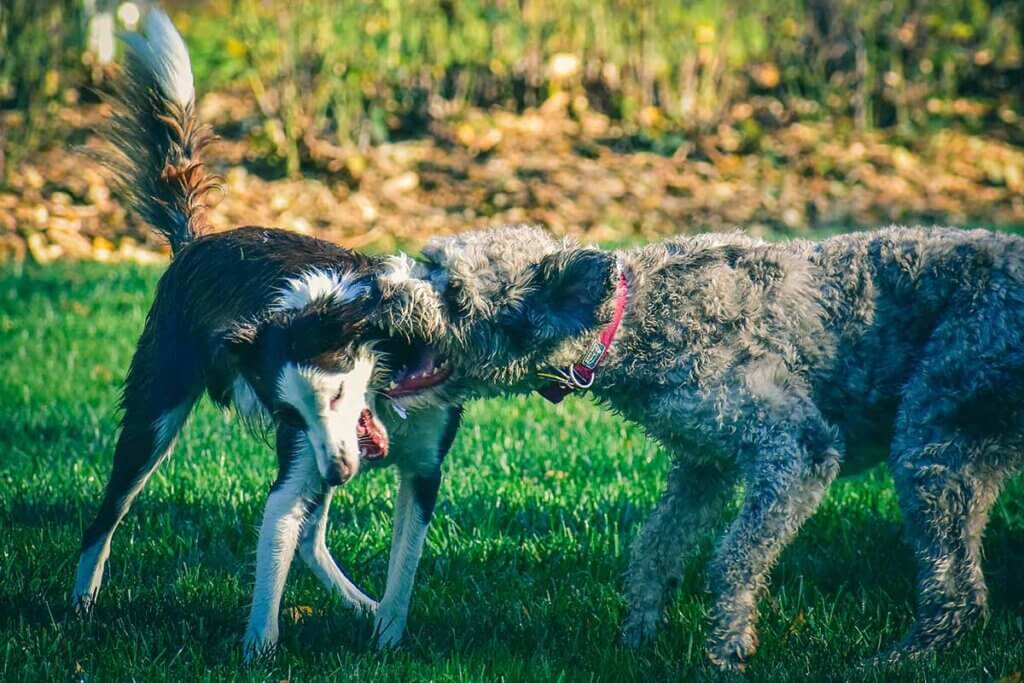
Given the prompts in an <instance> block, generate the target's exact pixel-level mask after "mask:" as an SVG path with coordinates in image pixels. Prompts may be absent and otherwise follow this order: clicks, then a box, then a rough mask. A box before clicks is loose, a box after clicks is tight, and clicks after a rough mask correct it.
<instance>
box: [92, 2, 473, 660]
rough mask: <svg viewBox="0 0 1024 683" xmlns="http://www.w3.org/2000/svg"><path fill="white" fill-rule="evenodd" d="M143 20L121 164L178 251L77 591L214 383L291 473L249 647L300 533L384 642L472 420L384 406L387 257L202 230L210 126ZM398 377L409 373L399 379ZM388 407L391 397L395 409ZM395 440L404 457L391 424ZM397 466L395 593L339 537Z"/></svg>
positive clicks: (262, 540) (183, 61)
mask: <svg viewBox="0 0 1024 683" xmlns="http://www.w3.org/2000/svg"><path fill="white" fill-rule="evenodd" d="M144 27H145V29H144V30H145V33H144V35H141V34H128V35H127V36H125V40H126V42H127V46H128V50H127V56H126V62H125V73H124V77H123V78H122V80H121V83H120V85H119V87H118V89H117V91H116V92H115V95H114V97H113V103H114V105H115V114H114V116H113V118H112V121H111V125H110V127H109V130H108V131H107V137H108V139H109V141H110V142H111V143H112V145H111V147H113V148H114V150H113V151H112V152H111V153H110V154H109V155H108V156H107V158H106V159H105V161H106V162H107V163H108V165H109V166H110V167H111V168H112V169H113V171H114V174H115V177H116V179H117V181H118V183H119V185H120V188H121V190H122V191H123V193H124V194H125V195H126V196H127V198H128V199H129V202H130V204H131V207H132V208H133V209H134V210H135V211H136V212H137V213H138V214H139V215H140V216H142V217H143V218H144V219H145V220H146V221H147V222H148V223H149V224H150V225H152V226H153V228H155V229H156V230H157V231H159V232H160V233H161V234H162V235H163V236H164V237H166V238H167V239H168V241H169V242H170V244H171V248H172V252H173V255H174V258H173V261H172V263H171V265H170V266H169V267H168V269H167V272H166V273H165V274H164V275H163V277H162V279H161V280H160V283H159V285H158V288H157V295H156V299H155V301H154V302H153V306H152V308H151V309H150V312H149V315H148V317H147V319H146V325H145V328H144V330H143V332H142V337H141V339H140V340H139V344H138V348H137V350H136V352H135V356H134V358H133V360H132V363H131V367H130V369H129V371H128V376H127V379H126V381H125V386H124V393H123V397H122V400H121V405H122V408H123V411H124V414H123V417H122V420H121V433H120V435H119V437H118V441H117V447H116V450H115V453H114V463H113V470H112V473H111V475H110V480H109V482H108V484H107V489H106V494H105V497H104V499H103V503H102V504H101V506H100V509H99V512H98V514H97V516H96V519H95V521H94V522H93V523H92V525H91V526H90V527H89V528H88V529H87V530H86V531H85V535H84V539H83V541H82V550H81V557H80V559H79V563H78V569H77V572H76V574H75V585H74V590H73V595H72V602H73V605H74V606H75V608H76V609H79V610H85V609H89V608H90V607H91V606H92V604H93V602H94V601H95V599H96V596H97V593H98V591H99V589H100V584H101V580H102V576H103V570H104V565H105V563H106V560H107V557H108V555H109V553H110V543H111V538H112V536H113V533H114V530H115V529H116V527H117V525H118V523H119V522H120V521H121V520H122V519H123V518H124V516H125V514H126V513H127V511H128V509H129V507H130V506H131V504H132V502H133V501H134V500H135V498H136V496H138V494H139V492H140V491H141V489H142V488H143V486H145V484H146V481H147V480H148V479H149V477H150V475H152V473H153V471H154V470H155V469H156V467H157V466H158V465H159V464H160V463H161V462H162V461H163V460H164V459H165V458H166V457H167V455H168V454H169V453H170V451H171V449H172V447H173V444H174V441H175V438H176V436H177V435H178V433H179V431H180V430H181V428H182V426H183V424H184V423H185V420H186V418H187V417H188V415H189V414H190V412H191V411H192V408H193V406H194V404H195V402H196V400H197V399H198V398H199V397H200V395H201V394H202V393H203V391H204V390H205V391H206V392H207V393H208V394H209V396H210V398H211V399H212V400H213V401H214V402H215V403H217V404H218V405H220V406H224V407H227V406H229V405H233V406H234V407H235V409H236V410H237V411H238V412H239V413H241V414H242V415H243V416H245V417H246V418H247V419H248V420H251V421H256V422H261V421H262V422H264V423H265V424H273V425H274V426H275V427H276V429H277V453H278V461H279V474H278V478H277V481H276V482H275V483H274V485H273V487H272V488H271V491H270V495H269V496H268V499H267V503H266V508H265V511H264V516H263V524H262V527H261V529H260V535H259V545H258V549H257V553H256V583H255V589H254V597H253V603H252V608H251V613H250V616H249V624H248V628H247V631H246V636H245V652H246V656H247V657H249V658H251V657H252V656H254V655H256V654H259V653H260V652H263V651H265V650H267V649H269V648H270V647H272V646H273V645H274V643H275V642H276V640H277V633H278V611H279V605H280V600H281V594H282V590H283V588H284V582H285V579H286V577H287V574H288V568H289V566H290V564H291V561H292V559H293V557H294V554H295V551H296V550H298V551H299V554H300V556H301V557H302V559H303V560H304V561H305V563H306V564H307V565H309V567H310V568H311V569H312V571H313V572H314V573H315V574H316V575H317V577H318V578H319V579H320V580H321V581H322V582H323V583H324V584H325V585H326V586H327V587H328V588H329V589H333V590H336V591H338V592H339V593H340V594H341V595H342V596H343V597H344V599H345V600H346V601H347V602H348V604H349V605H351V606H352V607H355V608H359V609H363V610H369V611H375V612H376V613H377V624H376V626H377V631H378V636H379V639H380V642H381V643H383V644H385V645H387V644H392V643H394V642H396V641H397V640H398V638H399V637H400V634H401V633H402V631H403V629H404V626H405V620H406V615H407V613H408V607H409V600H410V597H411V592H412V582H413V578H414V575H415V570H416V565H417V563H418V561H419V557H420V554H421V551H422V547H423V542H424V538H425V535H426V527H427V523H428V522H429V519H430V516H431V513H432V510H433V506H434V501H435V499H436V495H437V488H438V484H439V482H440V464H441V460H442V459H443V457H444V454H445V452H446V451H447V450H448V448H449V446H450V445H451V442H452V439H453V438H454V434H455V430H456V428H457V424H458V411H457V410H456V409H437V410H433V411H430V410H423V411H418V412H417V413H416V414H415V415H414V416H411V417H409V419H407V420H397V419H395V417H394V416H391V418H390V420H389V422H391V423H392V424H390V425H388V427H385V426H384V425H382V424H381V423H380V422H379V421H378V420H377V418H376V417H375V415H374V412H373V405H374V396H373V393H372V391H371V381H372V380H373V379H374V377H375V373H378V372H379V369H378V366H377V360H378V357H379V351H378V350H376V348H375V340H374V339H373V337H372V335H370V334H369V332H370V331H369V330H368V329H367V327H366V325H367V322H366V321H367V320H368V319H369V318H370V314H371V311H372V309H373V307H374V306H375V304H376V300H377V297H378V293H377V285H376V282H377V278H378V276H379V273H380V262H379V261H377V260H373V259H370V258H368V257H366V256H362V255H360V254H357V253H354V252H352V251H349V250H346V249H342V248H340V247H337V246H335V245H332V244H329V243H326V242H322V241H319V240H315V239H311V238H308V237H302V236H299V235H295V234H292V233H288V232H284V231H280V230H273V229H267V228H254V227H246V228H239V229H236V230H232V231H229V232H225V233H220V234H211V235H207V236H203V232H204V230H205V228H206V224H205V208H206V207H205V205H204V198H205V197H206V195H207V193H208V191H209V190H210V188H211V187H212V186H213V180H212V178H211V177H210V176H209V175H208V174H207V172H206V171H205V169H204V166H203V163H202V160H201V159H200V152H201V151H202V148H203V147H204V145H205V144H206V143H208V142H209V140H210V138H211V136H210V134H209V131H208V130H207V129H205V128H204V127H202V126H200V125H199V123H198V120H197V117H196V114H195V93H194V89H193V80H192V71H191V64H190V62H189V57H188V52H187V50H186V48H185V44H184V42H183V41H182V39H181V37H180V36H179V35H178V33H177V31H176V30H175V28H174V26H173V25H172V24H171V21H170V20H169V19H168V18H167V16H166V15H164V14H163V13H161V12H159V11H152V12H150V13H149V14H148V16H147V17H146V20H145V24H144ZM388 345H390V346H391V348H390V351H392V352H394V354H393V355H395V357H396V358H397V359H398V362H401V358H403V357H404V358H411V359H412V361H410V362H409V363H407V365H408V366H409V367H406V368H405V372H404V374H405V376H407V377H408V382H410V386H413V385H414V386H416V387H422V386H425V385H429V384H430V382H432V381H441V380H443V379H444V371H443V370H441V371H437V372H434V373H431V374H426V375H425V374H424V373H422V372H417V371H416V368H415V367H413V366H414V365H415V364H416V363H418V362H419V360H420V354H419V353H415V352H414V350H412V349H408V348H402V347H401V345H400V344H398V343H396V342H393V341H385V342H381V346H388ZM397 390H399V391H400V390H401V387H398V388H397ZM389 414H390V411H389ZM388 428H390V432H391V436H392V439H391V441H392V442H393V443H394V446H393V447H392V448H391V453H390V457H388V458H387V459H386V460H385V456H387V455H388V451H389V439H388V436H387V433H388ZM389 463H394V464H396V465H397V466H398V470H399V482H400V483H399V493H398V498H397V506H396V514H395V527H394V542H393V546H392V552H391V559H390V563H389V568H388V580H387V587H386V590H385V594H384V598H383V600H382V603H381V605H380V606H379V608H378V605H377V603H376V602H375V601H374V600H372V599H371V598H369V597H368V596H367V595H366V594H365V593H364V592H363V591H362V590H360V589H359V588H358V587H357V586H356V585H355V584H354V583H353V582H352V581H351V580H350V579H349V578H348V577H347V576H346V575H345V573H344V572H343V571H342V569H341V568H340V567H339V566H338V564H337V563H336V562H335V561H334V559H333V558H332V557H331V555H330V553H329V552H328V550H327V548H326V545H325V541H324V539H325V533H326V525H327V509H328V507H329V504H330V500H331V495H332V487H333V486H336V485H339V484H343V483H345V482H347V481H349V480H350V479H351V478H352V477H353V476H355V475H356V473H357V472H358V471H359V469H360V467H361V465H364V466H365V465H382V464H389Z"/></svg>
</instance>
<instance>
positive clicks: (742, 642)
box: [708, 629, 757, 671]
mask: <svg viewBox="0 0 1024 683" xmlns="http://www.w3.org/2000/svg"><path fill="white" fill-rule="evenodd" d="M755 651H757V634H756V633H755V632H754V630H753V629H746V630H744V632H742V633H737V634H733V635H729V636H726V637H724V638H719V639H717V640H716V641H715V642H714V643H712V644H710V645H709V646H708V659H710V660H711V663H712V664H714V665H715V666H717V667H718V668H719V669H721V670H723V671H744V670H745V669H746V668H747V661H748V660H749V659H750V658H751V657H752V656H753V655H754V652H755Z"/></svg>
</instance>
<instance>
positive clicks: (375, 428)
mask: <svg viewBox="0 0 1024 683" xmlns="http://www.w3.org/2000/svg"><path fill="white" fill-rule="evenodd" d="M356 437H357V438H358V440H359V457H360V458H362V459H364V460H381V459H383V458H386V457H387V455H388V435H387V432H386V431H384V427H383V426H382V425H381V424H380V422H378V421H377V418H376V417H374V415H373V413H371V412H370V409H369V408H363V412H361V413H359V422H357V423H356Z"/></svg>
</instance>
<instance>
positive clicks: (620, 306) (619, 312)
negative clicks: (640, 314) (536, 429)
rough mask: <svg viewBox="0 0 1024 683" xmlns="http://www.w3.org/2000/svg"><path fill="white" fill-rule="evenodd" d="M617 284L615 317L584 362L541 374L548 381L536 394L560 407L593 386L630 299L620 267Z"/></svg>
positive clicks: (624, 276) (584, 355)
mask: <svg viewBox="0 0 1024 683" xmlns="http://www.w3.org/2000/svg"><path fill="white" fill-rule="evenodd" d="M618 270H619V280H618V283H617V284H616V285H615V314H614V315H613V316H612V321H611V322H610V323H608V325H607V326H605V328H604V329H603V330H601V334H600V335H598V337H597V339H595V340H594V343H593V344H591V345H590V348H589V349H587V352H586V353H585V354H583V358H581V359H580V360H578V361H576V362H575V363H574V364H572V365H570V366H569V367H567V368H564V369H563V368H554V369H553V371H552V372H541V373H538V374H540V376H541V377H544V378H546V379H550V380H551V381H550V382H548V383H547V384H545V385H544V386H542V387H541V388H539V389H537V393H538V394H540V395H541V396H543V397H544V398H546V399H547V400H549V401H551V402H552V403H559V402H561V400H562V399H563V398H565V397H566V396H568V395H569V394H571V393H572V392H574V391H577V390H586V389H589V388H590V387H591V385H593V384H594V375H596V374H597V368H598V366H599V365H601V361H603V360H604V358H605V356H607V355H608V351H609V349H611V346H612V342H614V341H615V333H616V332H618V331H619V325H621V324H622V317H623V315H625V313H626V300H627V299H628V298H629V283H628V282H627V280H626V274H625V273H624V272H622V268H621V266H620V267H619V269H618Z"/></svg>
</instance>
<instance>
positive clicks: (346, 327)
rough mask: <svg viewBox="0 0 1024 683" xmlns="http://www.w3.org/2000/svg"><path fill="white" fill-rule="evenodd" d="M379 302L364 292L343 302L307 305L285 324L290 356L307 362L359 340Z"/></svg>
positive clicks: (373, 295) (376, 297) (367, 327)
mask: <svg viewBox="0 0 1024 683" xmlns="http://www.w3.org/2000/svg"><path fill="white" fill-rule="evenodd" d="M378 303H379V297H378V296H377V295H376V294H367V295H363V296H359V297H357V298H355V299H351V300H348V301H344V302H342V303H328V304H326V305H322V306H311V307H309V308H308V309H306V310H305V311H303V312H302V313H301V314H299V316H298V317H296V318H295V319H294V320H293V321H291V324H289V325H288V327H287V334H288V356H289V358H291V359H292V360H295V361H300V362H301V361H307V360H309V359H312V358H315V357H316V356H319V355H320V354H322V353H325V352H328V351H331V350H334V349H340V348H343V347H345V346H349V345H351V344H353V343H357V342H359V341H361V340H362V339H363V338H364V337H365V336H366V334H367V332H368V330H369V324H370V320H371V316H372V314H373V311H374V308H375V307H376V306H377V305H378Z"/></svg>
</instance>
